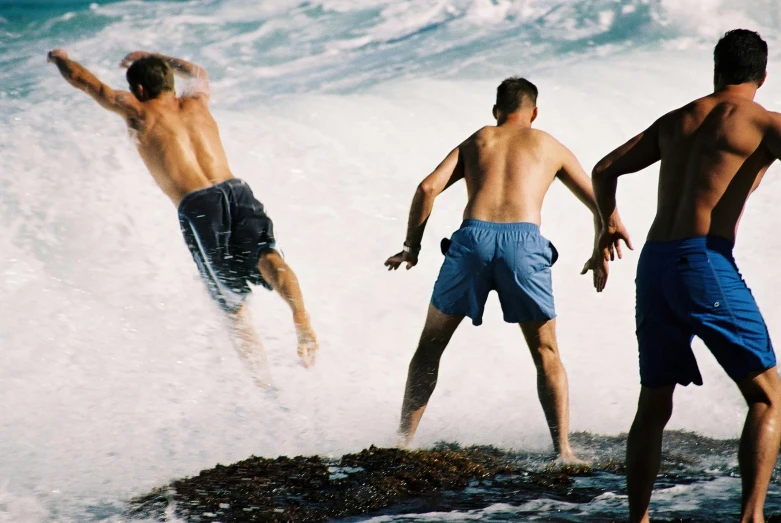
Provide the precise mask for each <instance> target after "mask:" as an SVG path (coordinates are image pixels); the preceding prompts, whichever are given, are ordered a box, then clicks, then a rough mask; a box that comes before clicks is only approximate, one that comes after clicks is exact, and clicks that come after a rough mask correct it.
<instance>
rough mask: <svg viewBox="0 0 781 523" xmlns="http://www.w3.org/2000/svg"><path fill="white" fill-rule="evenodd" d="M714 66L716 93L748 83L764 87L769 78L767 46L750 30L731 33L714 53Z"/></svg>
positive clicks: (725, 35)
mask: <svg viewBox="0 0 781 523" xmlns="http://www.w3.org/2000/svg"><path fill="white" fill-rule="evenodd" d="M713 65H714V68H713V83H714V85H715V86H716V88H717V89H718V88H719V87H723V86H725V85H737V84H745V83H749V82H751V83H755V84H757V86H761V85H762V84H763V83H764V81H765V77H766V76H767V73H766V68H767V43H766V42H765V41H764V40H762V38H761V37H760V36H759V34H758V33H755V32H754V31H749V30H748V29H733V30H732V31H728V32H727V33H725V34H724V36H723V37H722V38H721V40H719V42H718V43H717V44H716V48H715V49H714V50H713Z"/></svg>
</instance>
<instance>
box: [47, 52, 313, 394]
mask: <svg viewBox="0 0 781 523" xmlns="http://www.w3.org/2000/svg"><path fill="white" fill-rule="evenodd" d="M149 55H150V53H147V52H145V51H134V52H132V53H130V54H128V55H127V56H126V57H125V58H124V59H123V60H122V61H121V62H120V67H123V68H127V67H129V66H130V65H131V64H132V63H133V62H135V61H136V60H139V59H141V58H144V57H146V56H149ZM155 56H157V57H159V58H161V59H163V60H164V61H165V62H166V63H168V65H169V66H170V67H171V68H172V69H173V71H174V73H175V74H177V75H179V76H182V77H185V78H190V79H192V80H194V82H193V83H194V87H193V88H192V90H191V92H189V93H187V94H186V95H184V96H181V97H177V96H176V93H175V92H174V91H163V92H161V93H160V94H159V95H158V96H156V97H154V98H151V97H150V96H148V93H146V92H145V91H144V88H143V86H142V85H138V86H132V87H131V91H120V90H114V89H112V88H111V87H109V86H108V85H106V84H104V83H103V82H101V81H100V80H98V78H97V77H95V75H93V74H92V73H91V72H90V71H88V70H87V69H86V68H84V67H83V66H81V65H80V64H79V63H77V62H75V61H73V60H71V59H70V58H69V57H68V54H67V53H66V52H65V51H64V50H62V49H54V50H52V51H50V52H49V54H48V57H47V59H48V61H49V62H50V63H53V64H55V65H56V66H57V68H58V69H59V71H60V74H62V76H63V78H65V80H67V81H68V83H70V84H71V85H72V86H74V87H76V88H77V89H80V90H81V91H84V92H85V93H87V94H88V95H90V96H91V97H92V98H93V99H94V100H95V101H96V102H97V103H98V104H100V106H101V107H103V108H104V109H107V110H108V111H111V112H113V113H115V114H117V115H119V116H120V117H122V119H123V120H124V121H125V123H126V124H127V127H128V129H129V130H130V131H131V134H132V135H133V137H134V141H135V145H136V148H137V149H138V152H139V154H140V155H141V158H142V159H143V161H144V163H145V164H146V166H147V168H148V169H149V172H150V173H151V175H152V177H153V178H154V180H155V182H157V185H159V186H160V188H161V189H162V191H163V192H164V193H165V195H166V196H168V198H169V199H170V200H171V202H172V203H173V204H174V206H178V205H179V202H180V201H181V199H182V198H183V197H184V196H185V195H186V194H188V193H190V192H192V191H196V190H198V189H203V188H205V187H211V186H212V185H216V184H218V183H221V182H224V181H226V180H229V179H231V178H233V174H232V173H231V170H230V168H229V166H228V160H227V157H226V155H225V151H224V150H223V146H222V142H221V141H220V136H219V131H218V129H217V124H216V122H215V121H214V118H212V115H211V113H210V112H209V107H208V103H209V98H210V89H209V83H208V74H207V73H206V71H205V70H204V69H203V68H202V67H200V66H198V65H196V64H193V63H190V62H188V61H186V60H182V59H180V58H173V57H169V56H164V55H159V54H156V55H155ZM258 270H259V272H260V274H261V275H262V276H263V278H264V280H265V281H267V282H268V283H269V284H270V285H271V287H272V288H273V289H274V290H275V291H277V292H278V293H279V294H280V296H282V298H284V300H285V301H286V302H287V304H288V305H289V306H290V308H291V310H292V312H293V321H294V324H295V327H296V332H297V334H298V355H299V356H300V357H301V361H302V362H303V364H304V366H306V367H310V366H312V365H314V363H315V358H316V354H317V349H318V342H317V337H316V336H315V333H314V330H313V329H312V326H311V324H310V321H309V315H308V314H307V311H306V308H305V306H304V299H303V297H302V295H301V289H300V287H299V284H298V279H297V278H296V275H295V273H294V272H293V270H292V269H291V268H290V266H288V265H287V263H285V261H284V260H283V259H282V256H280V254H279V252H277V251H276V250H275V249H266V250H264V251H262V252H261V254H260V259H259V261H258ZM246 309H247V305H244V306H242V308H241V309H239V310H238V311H237V312H235V313H229V314H228V317H229V319H230V322H231V326H232V329H233V336H232V338H233V340H234V345H235V346H236V350H237V352H238V354H239V355H240V356H241V357H242V359H243V361H245V363H246V364H247V365H249V366H250V367H256V366H258V365H262V364H264V363H263V362H265V356H258V355H259V354H262V353H263V348H262V345H261V343H260V340H259V339H258V336H257V334H256V333H255V330H254V328H253V327H252V324H251V322H250V318H249V311H248V310H246ZM259 362H260V363H259ZM258 380H259V383H258V384H259V385H262V386H268V385H269V383H268V382H267V379H266V378H258Z"/></svg>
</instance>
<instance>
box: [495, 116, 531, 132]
mask: <svg viewBox="0 0 781 523" xmlns="http://www.w3.org/2000/svg"><path fill="white" fill-rule="evenodd" d="M496 125H498V126H508V125H511V126H514V127H521V128H523V129H530V128H531V126H532V121H531V118H530V117H529V115H528V114H526V112H517V113H511V114H508V115H502V117H501V118H500V119H499V120H497V122H496Z"/></svg>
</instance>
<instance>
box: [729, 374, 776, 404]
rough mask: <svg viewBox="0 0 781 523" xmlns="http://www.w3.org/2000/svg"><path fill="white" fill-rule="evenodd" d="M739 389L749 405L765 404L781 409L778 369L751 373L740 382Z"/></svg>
mask: <svg viewBox="0 0 781 523" xmlns="http://www.w3.org/2000/svg"><path fill="white" fill-rule="evenodd" d="M738 388H739V389H740V392H741V393H742V394H743V397H744V398H745V400H746V402H747V403H748V404H749V405H751V404H753V403H765V404H767V405H768V406H770V407H776V408H781V379H779V377H778V372H777V369H776V367H773V368H770V369H767V370H765V371H760V372H754V373H751V374H750V375H749V376H747V377H746V378H744V379H743V380H741V381H739V382H738Z"/></svg>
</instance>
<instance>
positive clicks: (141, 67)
mask: <svg viewBox="0 0 781 523" xmlns="http://www.w3.org/2000/svg"><path fill="white" fill-rule="evenodd" d="M125 76H126V78H127V83H128V84H130V87H131V88H132V87H138V86H139V85H140V86H142V87H143V88H144V91H145V92H146V94H147V95H148V96H149V97H150V98H157V97H158V96H159V95H160V93H162V92H163V91H173V90H174V72H173V70H172V69H171V67H170V66H169V65H168V64H167V63H166V62H165V61H164V60H162V59H160V58H158V57H157V56H146V57H144V58H141V59H139V60H136V61H135V62H133V63H132V64H131V66H130V67H128V69H127V74H126V75H125Z"/></svg>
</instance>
